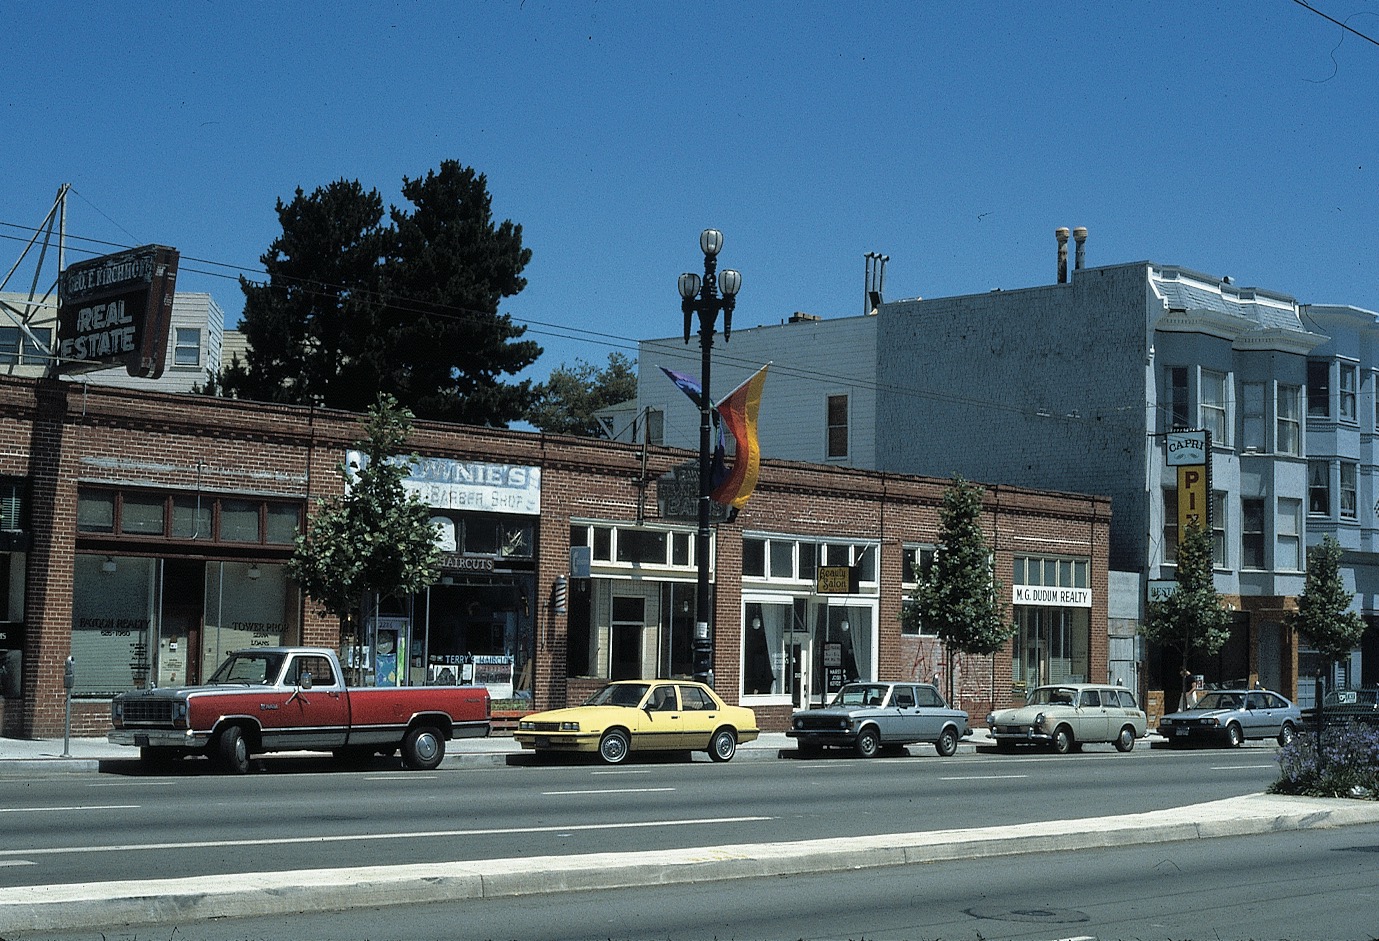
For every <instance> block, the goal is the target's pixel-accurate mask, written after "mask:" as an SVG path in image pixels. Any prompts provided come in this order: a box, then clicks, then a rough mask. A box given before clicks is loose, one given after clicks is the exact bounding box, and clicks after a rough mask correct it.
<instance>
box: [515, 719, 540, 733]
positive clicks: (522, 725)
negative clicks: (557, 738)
mask: <svg viewBox="0 0 1379 941" xmlns="http://www.w3.org/2000/svg"><path fill="white" fill-rule="evenodd" d="M517 730H518V731H519V732H535V731H536V723H535V722H528V721H527V720H526V719H522V720H521V721H519V722H518V723H517Z"/></svg>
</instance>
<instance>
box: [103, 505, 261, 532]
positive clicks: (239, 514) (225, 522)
mask: <svg viewBox="0 0 1379 941" xmlns="http://www.w3.org/2000/svg"><path fill="white" fill-rule="evenodd" d="M127 499H128V498H126V500H127ZM259 506H260V504H259V503H258V502H256V501H252V500H221V501H220V538H221V539H223V540H225V541H226V542H258V541H259Z"/></svg>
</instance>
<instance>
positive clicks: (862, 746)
mask: <svg viewBox="0 0 1379 941" xmlns="http://www.w3.org/2000/svg"><path fill="white" fill-rule="evenodd" d="M852 747H853V748H855V749H857V754H859V755H861V756H862V757H863V758H874V757H876V753H877V752H879V751H880V750H881V736H880V735H878V734H877V732H876V729H875V728H874V727H873V726H870V725H869V726H867V727H866V728H864V729H862V731H860V732H858V733H857V741H856V742H854V743H853V746H852Z"/></svg>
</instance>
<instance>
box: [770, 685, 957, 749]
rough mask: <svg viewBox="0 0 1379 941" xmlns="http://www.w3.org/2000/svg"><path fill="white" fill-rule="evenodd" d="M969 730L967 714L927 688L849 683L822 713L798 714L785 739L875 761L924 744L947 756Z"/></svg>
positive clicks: (809, 747)
mask: <svg viewBox="0 0 1379 941" xmlns="http://www.w3.org/2000/svg"><path fill="white" fill-rule="evenodd" d="M971 731H972V730H971V728H969V727H968V724H967V713H966V712H963V711H962V710H961V709H953V708H951V707H949V705H948V703H947V702H945V701H944V699H943V696H942V695H941V694H940V693H939V691H938V688H937V687H934V686H931V685H930V684H928V683H849V684H848V685H846V686H844V687H843V688H842V689H840V690H839V691H838V693H837V694H836V695H835V696H834V697H833V701H832V702H830V703H829V704H828V705H827V706H825V707H823V708H822V709H800V710H797V711H796V712H795V714H794V715H793V716H792V717H791V719H790V728H789V730H788V731H787V732H786V733H785V734H786V735H787V736H789V737H790V738H793V739H795V741H797V742H798V743H799V748H800V751H802V752H817V751H818V750H819V749H821V748H824V747H830V746H831V747H834V748H851V749H853V750H855V751H856V752H857V754H859V755H861V756H862V757H863V758H871V757H872V756H873V755H875V754H876V753H877V752H878V751H880V750H881V749H882V748H885V747H888V746H901V745H912V744H915V743H918V742H924V743H927V744H930V745H933V746H934V747H935V748H936V749H938V753H939V754H940V755H943V756H944V757H947V756H949V755H952V754H953V753H954V752H956V751H957V750H958V740H959V739H961V738H962V737H963V736H965V735H968V734H970V733H971Z"/></svg>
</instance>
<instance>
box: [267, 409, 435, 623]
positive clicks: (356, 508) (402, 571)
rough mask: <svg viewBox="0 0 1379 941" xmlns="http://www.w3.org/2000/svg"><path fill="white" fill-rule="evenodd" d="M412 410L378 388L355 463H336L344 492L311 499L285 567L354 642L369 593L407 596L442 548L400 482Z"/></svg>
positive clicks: (425, 512) (421, 507)
mask: <svg viewBox="0 0 1379 941" xmlns="http://www.w3.org/2000/svg"><path fill="white" fill-rule="evenodd" d="M411 425H412V413H411V412H410V411H409V410H408V409H406V408H404V407H402V406H400V405H398V403H397V400H396V399H394V398H392V396H389V395H386V394H380V395H379V396H378V399H377V401H376V402H375V404H374V405H373V406H372V407H371V408H370V409H369V410H368V413H367V415H366V416H365V418H364V434H365V437H364V440H362V441H360V442H358V443H357V444H356V447H357V448H358V449H359V450H360V451H361V452H362V454H363V460H361V461H360V462H359V466H357V467H356V466H346V465H345V464H344V463H343V462H342V463H341V464H340V465H339V466H338V467H337V471H338V473H339V474H340V477H341V480H342V482H343V483H344V493H343V494H342V495H340V496H337V497H332V498H331V499H329V500H318V501H316V508H315V512H314V513H313V514H312V516H311V519H310V520H309V521H308V523H307V527H306V531H305V532H304V533H302V534H300V535H298V536H297V539H296V545H295V549H294V551H293V554H292V558H291V560H290V561H289V562H288V570H289V572H290V573H291V574H292V577H293V578H295V579H296V580H297V581H298V583H299V584H300V585H301V586H302V590H303V591H305V592H306V594H307V596H308V597H310V598H311V599H312V601H314V602H315V603H316V604H317V605H318V606H319V608H320V611H321V613H322V614H327V615H333V616H334V617H336V618H338V619H339V621H340V641H341V644H342V645H343V644H353V645H356V646H357V645H358V644H360V643H361V642H362V638H361V636H360V634H359V631H358V625H357V623H356V618H357V616H358V614H359V612H360V611H361V610H362V609H363V605H364V602H365V599H366V598H367V597H368V596H370V595H371V594H372V595H375V596H386V595H407V594H411V593H414V592H418V591H421V590H422V589H424V588H426V587H427V586H429V585H431V584H434V583H435V581H436V578H437V577H438V575H439V561H440V549H439V547H438V544H437V542H436V538H435V531H434V530H433V529H432V528H431V524H430V515H431V514H430V510H429V509H428V508H427V506H426V504H424V503H422V502H421V500H420V498H419V497H418V495H417V494H416V493H415V492H412V491H408V490H407V489H406V488H405V487H404V486H403V480H404V479H405V478H406V476H407V473H408V465H409V464H410V463H411V461H412V460H413V459H415V455H404V454H403V453H402V449H403V447H404V446H405V445H406V441H407V434H408V432H409V431H410V429H411Z"/></svg>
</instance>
